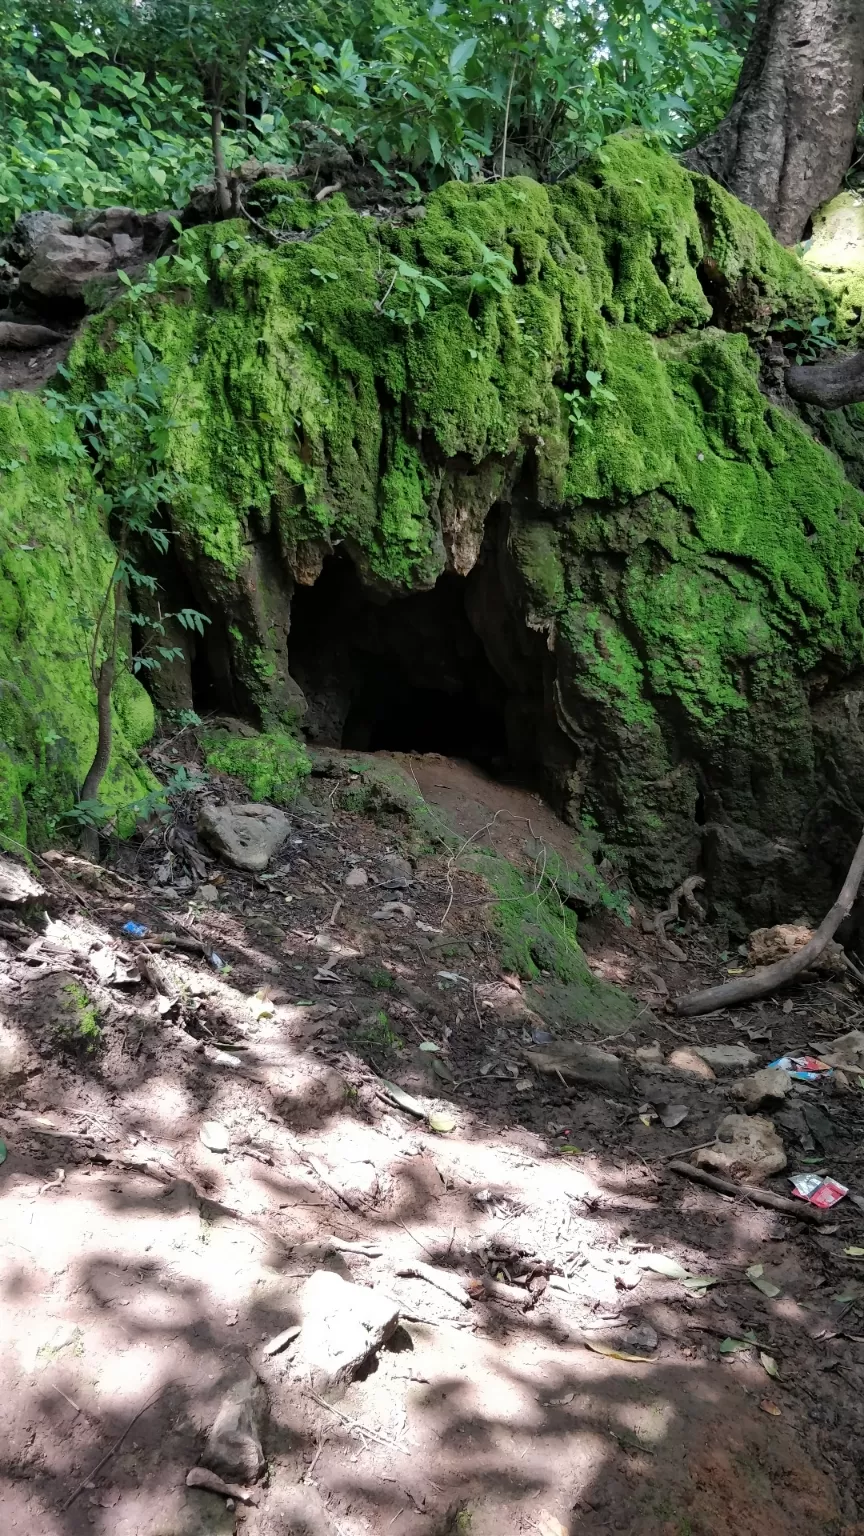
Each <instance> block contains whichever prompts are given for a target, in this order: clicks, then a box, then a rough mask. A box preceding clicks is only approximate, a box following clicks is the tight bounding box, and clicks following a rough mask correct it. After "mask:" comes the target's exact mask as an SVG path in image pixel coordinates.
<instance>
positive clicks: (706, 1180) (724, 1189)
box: [668, 1162, 825, 1226]
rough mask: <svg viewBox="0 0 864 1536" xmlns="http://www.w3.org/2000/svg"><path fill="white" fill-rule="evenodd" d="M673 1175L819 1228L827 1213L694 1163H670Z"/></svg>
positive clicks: (805, 1202)
mask: <svg viewBox="0 0 864 1536" xmlns="http://www.w3.org/2000/svg"><path fill="white" fill-rule="evenodd" d="M668 1166H669V1168H670V1169H671V1171H672V1173H680V1174H681V1177H682V1178H684V1179H692V1180H693V1182H694V1183H695V1184H704V1185H705V1186H706V1187H707V1188H708V1189H716V1190H717V1192H718V1193H719V1194H721V1195H740V1196H743V1197H744V1199H745V1200H752V1201H753V1203H754V1205H766V1206H767V1207H768V1209H769V1210H771V1211H782V1212H783V1215H784V1216H797V1218H798V1220H799V1221H811V1222H813V1223H814V1225H815V1226H819V1224H820V1222H821V1221H822V1220H823V1219H824V1215H825V1212H824V1211H820V1210H819V1208H818V1207H817V1206H815V1205H810V1204H808V1202H807V1201H806V1200H790V1199H788V1198H787V1197H786V1195H775V1194H773V1193H772V1192H771V1190H770V1189H757V1188H756V1186H755V1185H753V1184H736V1183H735V1182H734V1181H733V1180H732V1179H718V1177H717V1175H716V1174H714V1173H706V1171H705V1169H704V1168H694V1167H693V1164H692V1163H678V1162H675V1163H669V1164H668Z"/></svg>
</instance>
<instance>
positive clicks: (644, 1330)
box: [620, 1323, 659, 1354]
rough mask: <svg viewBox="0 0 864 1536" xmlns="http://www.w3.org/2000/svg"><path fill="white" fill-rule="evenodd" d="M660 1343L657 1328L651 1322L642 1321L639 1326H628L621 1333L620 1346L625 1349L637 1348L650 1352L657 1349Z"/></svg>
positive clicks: (640, 1350) (637, 1349)
mask: <svg viewBox="0 0 864 1536" xmlns="http://www.w3.org/2000/svg"><path fill="white" fill-rule="evenodd" d="M658 1343H659V1339H658V1337H657V1331H656V1329H654V1328H652V1327H651V1324H650V1323H640V1324H639V1326H638V1328H628V1329H627V1332H626V1333H623V1334H622V1335H621V1343H620V1347H621V1348H622V1349H625V1350H630V1349H632V1350H636V1351H639V1352H644V1353H645V1354H648V1353H649V1352H650V1351H651V1350H653V1349H656V1348H657V1345H658Z"/></svg>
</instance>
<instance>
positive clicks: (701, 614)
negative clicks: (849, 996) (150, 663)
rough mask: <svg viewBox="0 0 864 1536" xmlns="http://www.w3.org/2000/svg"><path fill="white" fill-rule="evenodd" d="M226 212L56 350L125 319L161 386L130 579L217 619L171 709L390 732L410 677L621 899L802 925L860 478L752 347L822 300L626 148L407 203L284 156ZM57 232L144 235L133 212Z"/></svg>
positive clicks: (823, 895)
mask: <svg viewBox="0 0 864 1536" xmlns="http://www.w3.org/2000/svg"><path fill="white" fill-rule="evenodd" d="M243 206H244V207H246V208H247V209H248V212H249V213H250V214H251V215H252V217H253V218H254V220H255V223H254V224H252V223H250V222H248V221H246V220H245V219H244V218H242V217H238V218H236V219H230V220H226V221H222V222H220V223H219V224H218V225H215V226H214V225H198V226H197V227H194V228H191V229H188V230H187V231H186V233H185V234H184V235H183V236H182V239H181V242H180V247H179V256H180V261H181V266H178V267H177V268H176V269H173V272H172V268H171V266H170V263H169V265H168V266H167V267H166V268H165V270H164V272H163V273H162V275H161V276H160V280H159V281H160V285H161V292H160V293H159V294H158V295H156V296H155V297H154V299H153V301H152V302H151V301H147V302H134V301H132V300H121V301H120V307H118V308H117V309H112V310H111V311H110V312H109V313H108V314H107V315H105V316H104V317H96V318H95V319H94V320H93V321H91V323H90V324H89V326H88V327H87V328H86V330H85V333H84V335H83V336H82V338H81V340H80V341H79V343H78V344H77V346H76V349H75V351H74V352H73V354H72V358H71V362H70V372H71V378H72V382H71V386H70V387H71V388H73V389H75V390H77V391H79V392H80V393H82V394H83V393H86V392H87V391H88V390H90V389H93V388H99V387H102V386H105V385H107V386H109V387H111V386H113V385H114V384H116V383H118V382H119V381H121V380H122V378H123V377H124V374H125V373H126V372H127V370H128V368H129V356H128V350H126V349H124V348H123V347H120V346H118V345H117V342H116V329H117V319H118V316H120V315H121V314H122V317H123V322H124V325H123V328H124V332H125V333H126V334H127V335H128V334H129V333H130V332H131V333H133V334H134V333H135V332H137V333H138V334H140V336H141V337H142V338H143V339H144V340H146V342H147V344H148V346H149V347H150V349H151V350H152V352H153V353H154V354H155V355H157V356H158V357H159V358H160V359H161V360H162V362H163V364H164V366H165V367H166V369H167V370H168V372H169V375H170V380H171V384H170V391H169V396H170V408H171V412H172V419H173V422H174V425H173V427H172V432H171V434H170V440H169V444H168V463H169V468H170V469H171V471H172V472H173V473H175V474H176V475H177V478H178V483H180V484H181V486H182V489H181V490H180V491H178V494H177V495H176V497H175V498H174V501H173V505H172V506H171V507H170V508H169V509H167V516H168V519H169V521H170V531H171V546H170V548H171V555H170V558H166V559H164V560H162V561H161V563H159V564H158V566H157V564H156V563H155V562H154V563H153V564H152V567H151V569H152V571H153V574H154V576H155V577H156V579H157V580H158V581H159V583H160V586H161V587H163V588H165V589H166V590H169V591H170V592H171V594H172V600H171V607H172V608H177V607H180V606H181V605H182V604H184V603H188V604H189V605H190V606H194V607H196V608H201V609H203V610H204V611H205V612H206V613H207V614H208V616H209V617H210V619H211V624H210V626H209V628H208V631H207V635H206V642H205V643H201V644H198V642H197V641H196V642H194V643H195V645H197V650H193V646H192V645H184V649H185V651H186V661H185V663H184V665H185V673H184V675H183V676H180V675H178V676H176V677H174V678H173V679H172V686H173V690H174V696H175V697H177V698H178V699H179V698H182V699H184V701H188V700H189V699H194V697H195V695H196V690H197V691H198V693H199V694H200V693H201V692H202V690H203V692H204V693H205V694H206V696H207V697H208V698H210V699H215V700H216V702H217V705H218V707H220V708H222V709H224V710H226V711H228V712H231V713H234V714H239V715H243V716H245V717H246V718H249V719H251V720H253V721H254V723H255V724H256V725H258V726H262V727H264V728H266V729H268V730H270V729H274V728H275V729H279V730H284V729H286V727H289V728H290V727H292V726H296V725H297V722H298V721H299V720H300V718H301V717H302V716H303V714H304V711H305V729H306V731H307V732H308V734H309V735H310V736H311V737H312V738H313V739H317V740H319V741H320V742H322V744H334V743H335V744H338V743H339V742H341V743H342V744H344V745H348V746H352V747H354V746H356V747H357V748H363V747H365V746H369V745H374V744H375V742H376V739H377V738H376V731H379V725H380V719H381V712H380V699H381V695H382V692H386V691H387V690H388V689H389V690H390V691H391V695H392V697H391V699H390V701H389V703H388V709H389V712H390V713H389V716H388V719H389V720H390V722H391V723H392V720H393V719H394V718H396V717H398V716H400V714H401V715H402V716H403V717H404V716H405V715H406V713H407V712H408V711H409V709H410V708H413V707H415V705H416V703H417V701H416V699H415V700H414V704H412V692H411V691H412V690H420V691H421V693H422V695H423V699H422V704H423V709H425V711H426V719H427V720H428V717H429V713H430V710H432V708H433V706H434V700H435V698H439V699H443V700H445V701H446V702H445V705H442V707H441V718H442V721H443V720H445V718H446V719H447V720H449V721H450V723H451V724H452V721H453V719H454V718H455V717H456V716H457V714H459V712H460V711H461V717H462V721H463V723H462V727H461V729H462V730H463V736H464V738H465V741H466V752H467V755H472V744H473V740H474V736H475V735H476V736H477V737H482V738H483V740H484V742H485V749H486V751H487V753H488V756H489V758H490V759H494V758H495V757H496V756H497V757H499V758H501V757H503V758H504V759H506V760H507V762H508V763H509V765H510V766H511V768H516V769H517V770H521V771H523V772H525V773H530V774H531V775H532V777H534V778H535V779H540V780H542V782H544V784H545V787H546V790H547V793H548V794H549V796H550V798H551V799H552V800H553V802H554V803H555V804H556V805H557V806H558V807H559V808H560V809H561V810H562V811H563V812H564V813H565V814H566V815H567V816H568V817H569V818H570V819H571V820H572V821H574V822H579V821H580V820H581V819H583V818H589V819H590V820H591V821H593V822H594V823H596V824H597V826H598V828H599V829H600V831H601V833H602V835H603V838H604V840H605V844H606V847H607V848H608V849H609V850H610V851H611V854H612V856H613V857H614V858H616V859H617V861H618V862H619V863H620V864H622V865H624V866H625V867H626V868H627V869H628V870H629V872H630V874H631V876H632V878H633V879H634V880H635V881H636V883H637V884H638V886H639V887H640V888H641V889H643V890H645V891H662V890H669V889H672V888H673V887H674V886H675V885H677V884H678V883H679V882H680V880H681V879H682V877H683V876H685V875H687V874H690V873H692V872H693V871H694V870H695V869H697V868H701V869H702V870H703V871H704V872H705V873H706V875H707V876H708V882H709V884H708V896H709V898H710V900H711V902H712V905H713V909H714V911H715V912H719V913H720V914H721V915H724V914H725V915H729V916H730V917H732V918H734V919H735V920H736V921H738V920H740V916H741V914H742V913H743V916H744V918H745V919H746V921H747V927H748V928H750V927H753V926H756V925H761V926H765V925H768V924H770V923H772V922H775V921H777V920H778V919H788V917H789V915H790V911H792V912H795V911H800V910H803V909H805V908H806V909H808V910H809V909H810V908H811V907H812V908H814V909H815V910H819V909H821V908H822V907H823V906H824V905H825V904H826V903H827V901H828V900H830V898H831V897H832V896H833V888H834V885H835V882H836V879H837V876H838V872H841V873H842V872H845V868H846V865H847V863H848V855H849V839H850V837H851V838H852V840H853V841H854V838H855V837H856V836H857V833H858V829H857V828H855V829H852V828H851V827H847V826H846V824H845V823H844V820H843V817H842V816H838V814H837V809H836V807H837V804H838V797H839V799H840V800H842V802H843V803H844V804H846V805H849V806H852V805H854V804H856V803H859V804H860V803H861V801H862V799H864V737H862V736H861V733H860V730H859V727H858V724H857V713H858V701H859V692H858V682H859V679H860V677H861V676H864V623H862V611H861V606H862V598H861V585H860V569H861V553H862V549H864V531H862V530H864V494H862V492H861V491H860V490H859V489H858V488H857V486H856V484H855V483H853V481H852V480H850V479H849V478H847V477H846V475H845V474H844V471H843V467H842V464H841V462H840V460H839V458H838V457H837V456H836V455H835V454H834V453H832V452H830V451H828V450H827V449H826V448H825V447H824V446H822V444H821V443H820V442H819V441H818V440H817V439H816V437H815V436H814V434H813V432H812V431H811V430H810V429H809V428H808V427H807V426H805V425H804V424H803V423H802V421H801V419H800V417H799V416H798V415H797V414H796V413H795V412H794V411H793V410H791V409H790V410H787V409H785V408H782V407H781V406H780V405H778V404H771V403H769V401H768V400H767V399H766V397H765V396H764V395H763V394H762V393H761V392H760V387H759V357H758V355H757V352H756V350H755V347H754V343H755V342H757V341H759V340H760V339H764V338H766V337H767V338H769V339H770V338H772V337H773V338H779V337H785V335H786V334H787V331H786V330H785V329H784V328H785V327H786V326H787V324H788V323H790V322H791V324H792V325H793V326H795V327H798V328H799V329H800V330H802V331H804V332H807V331H809V326H810V323H811V321H812V320H813V319H814V318H816V317H817V316H819V315H820V314H822V313H823V312H824V309H825V304H826V297H825V292H824V290H823V289H822V288H821V287H820V285H819V284H818V283H817V282H816V281H815V280H814V278H813V277H812V276H811V275H809V274H808V273H807V271H806V270H805V269H804V267H803V266H802V265H801V263H800V262H799V261H798V260H797V258H796V257H795V256H793V255H792V254H791V253H790V252H787V251H784V250H782V249H781V248H780V247H779V246H778V245H777V244H776V243H775V242H774V241H773V240H772V238H771V236H770V234H769V232H768V230H767V228H766V226H765V225H764V224H763V222H762V221H761V220H760V219H759V217H758V216H757V215H755V214H754V213H752V211H750V210H748V209H746V208H744V207H743V206H742V205H740V204H738V203H736V202H735V200H734V199H733V198H731V197H729V196H728V195H727V194H725V193H724V192H723V191H722V190H721V189H720V188H719V187H717V186H715V185H714V184H713V183H712V182H710V181H709V180H707V179H706V178H705V177H701V176H698V175H695V174H691V173H689V172H687V171H685V170H684V169H682V168H681V167H680V166H679V165H677V164H676V163H675V162H674V161H673V160H672V159H671V158H670V157H669V156H667V155H665V154H663V153H662V152H660V151H658V150H654V149H650V148H648V147H646V146H645V145H644V144H643V143H641V142H640V141H639V140H638V139H637V138H635V137H632V136H628V135H621V136H618V137H617V138H615V139H613V140H611V141H610V143H609V144H608V145H607V146H605V147H604V150H603V154H602V156H601V157H598V158H597V159H596V160H595V161H593V162H591V163H589V164H586V165H585V167H584V168H583V169H582V170H581V171H580V174H579V175H578V176H574V177H571V178H570V179H569V180H567V181H565V182H563V183H561V184H559V185H557V186H552V187H547V186H542V185H540V184H538V183H537V182H535V181H530V180H528V179H527V178H518V177H517V178H513V179H509V180H505V181H500V182H495V183H490V184H486V185H483V186H479V185H478V186H468V185H466V184H463V183H450V184H447V185H445V186H443V187H441V188H440V189H439V190H438V191H437V192H435V193H434V194H433V195H432V196H431V197H430V198H429V199H428V201H427V202H426V204H425V206H424V208H423V209H420V210H416V212H417V213H418V215H419V216H418V217H416V218H412V219H411V220H410V221H409V220H407V219H401V220H400V219H393V220H390V221H386V220H378V219H375V218H373V217H363V216H361V215H360V214H358V213H356V212H354V211H352V209H351V208H350V207H349V206H348V204H347V202H345V201H344V200H343V198H342V197H341V195H339V194H337V195H335V196H333V197H331V198H329V199H328V200H327V202H326V203H323V204H320V205H319V204H315V203H313V202H311V201H310V200H309V199H308V197H307V195H306V193H305V191H304V190H303V188H302V186H300V185H299V184H298V183H296V182H286V181H285V180H284V179H276V178H270V179H267V178H265V179H263V180H259V181H257V182H256V183H254V184H250V185H249V186H248V187H246V189H245V190H244V194H243ZM124 220H125V221H126V222H124ZM77 229H80V230H81V236H80V238H82V239H93V240H102V241H103V243H105V244H106V245H107V244H108V243H109V241H110V242H113V241H114V240H115V238H116V237H117V236H118V235H126V236H127V237H128V238H129V239H131V240H135V239H137V238H139V237H138V235H137V234H136V233H135V230H134V229H133V227H132V225H131V223H129V221H128V218H127V215H126V212H125V211H124V210H119V211H118V210H106V211H103V213H102V215H101V216H100V217H95V218H94V219H93V220H92V222H88V224H87V226H86V232H85V230H84V225H83V224H82V225H80V226H76V230H77ZM268 229H269V230H270V234H269V235H268V234H267V233H266V231H267V230H268ZM112 248H113V247H112ZM397 263H401V264H402V266H401V268H400V267H399V266H398V265H397ZM406 270H407V271H409V272H411V273H413V274H415V275H414V276H407V277H406V276H405V275H404V272H405V271H406ZM400 272H401V273H402V274H403V275H402V276H400ZM433 279H434V281H432V280H433ZM123 306H125V307H123ZM777 398H778V399H780V398H781V397H780V396H779V395H778V397H777ZM298 685H299V686H298ZM430 701H431V702H430ZM376 710H377V711H378V713H377V714H376ZM417 713H418V718H419V716H420V715H421V714H422V710H421V709H420V707H419V706H417ZM422 723H423V722H422V720H420V724H422ZM418 728H419V727H418ZM472 733H474V734H473V735H472ZM434 739H435V738H434V732H430V741H431V745H432V746H433V747H434Z"/></svg>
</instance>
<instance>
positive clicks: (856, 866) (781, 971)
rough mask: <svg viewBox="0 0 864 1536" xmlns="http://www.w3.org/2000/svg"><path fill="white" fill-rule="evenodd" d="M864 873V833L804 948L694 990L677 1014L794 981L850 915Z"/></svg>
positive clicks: (732, 1003)
mask: <svg viewBox="0 0 864 1536" xmlns="http://www.w3.org/2000/svg"><path fill="white" fill-rule="evenodd" d="M862 876H864V834H862V837H861V841H860V842H859V844H858V847H857V848H856V849H855V857H854V858H853V860H852V863H851V864H850V866H849V873H848V874H847V876H846V879H845V880H844V881H843V887H842V889H841V891H840V895H839V896H838V897H837V900H836V901H835V903H834V905H833V907H832V908H831V910H830V912H829V913H828V915H827V916H826V917H823V919H822V921H821V923H820V924H819V927H818V928H817V929H816V932H815V933H814V935H813V937H812V939H808V941H807V943H806V944H805V945H804V947H803V949H799V950H796V952H795V954H794V955H787V956H786V959H785V960H777V961H776V962H775V964H774V965H763V966H760V967H759V969H758V970H756V971H754V972H753V973H752V975H750V976H736V978H735V980H734V981H725V982H723V983H722V985H721V986H719V987H708V988H707V989H706V990H705V991H704V992H692V993H690V995H689V996H688V997H679V998H678V1000H677V1002H676V1004H675V1011H676V1013H679V1014H683V1015H684V1016H685V1017H687V1018H692V1017H693V1016H694V1015H695V1014H699V1013H708V1012H709V1010H710V1009H713V1008H734V1007H737V1005H738V1004H739V1003H749V1002H752V1001H753V1000H754V998H757V997H766V996H767V994H768V993H769V992H776V991H777V989H778V987H782V986H785V985H786V983H787V982H788V981H792V979H793V977H795V976H798V975H800V973H801V972H802V971H806V970H807V968H808V967H809V966H811V965H812V964H813V962H814V960H818V959H819V956H820V955H821V954H822V951H823V950H824V949H825V948H826V946H827V945H828V943H829V941H830V940H831V939H832V938H833V937H834V934H835V933H836V932H837V929H838V928H839V927H840V924H841V923H842V921H843V919H844V917H848V916H849V913H850V912H851V910H852V904H853V902H854V900H855V897H856V896H857V894H858V887H859V885H860V884H861V878H862Z"/></svg>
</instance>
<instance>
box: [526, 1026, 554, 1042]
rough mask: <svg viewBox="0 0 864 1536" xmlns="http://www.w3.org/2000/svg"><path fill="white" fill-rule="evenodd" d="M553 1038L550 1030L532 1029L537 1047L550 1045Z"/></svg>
mask: <svg viewBox="0 0 864 1536" xmlns="http://www.w3.org/2000/svg"><path fill="white" fill-rule="evenodd" d="M552 1038H553V1037H552V1035H551V1034H550V1033H549V1031H548V1029H532V1031H531V1039H532V1040H533V1041H534V1044H535V1045H549V1044H550V1042H551V1040H552Z"/></svg>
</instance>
